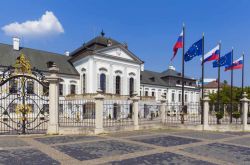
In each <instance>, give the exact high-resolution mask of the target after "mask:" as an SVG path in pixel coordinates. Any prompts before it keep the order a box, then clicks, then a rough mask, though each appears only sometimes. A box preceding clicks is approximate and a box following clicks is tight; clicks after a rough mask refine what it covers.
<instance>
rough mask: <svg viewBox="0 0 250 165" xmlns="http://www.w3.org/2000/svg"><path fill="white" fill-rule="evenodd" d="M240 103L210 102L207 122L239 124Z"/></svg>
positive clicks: (240, 114)
mask: <svg viewBox="0 0 250 165" xmlns="http://www.w3.org/2000/svg"><path fill="white" fill-rule="evenodd" d="M241 116H242V104H240V103H233V104H230V103H229V104H217V103H214V104H212V103H210V105H209V118H208V124H241V123H242V118H241Z"/></svg>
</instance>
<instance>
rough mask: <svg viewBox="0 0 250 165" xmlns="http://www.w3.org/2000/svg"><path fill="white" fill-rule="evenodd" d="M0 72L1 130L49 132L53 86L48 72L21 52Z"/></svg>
mask: <svg viewBox="0 0 250 165" xmlns="http://www.w3.org/2000/svg"><path fill="white" fill-rule="evenodd" d="M0 76H1V77H0V134H31V133H45V132H46V130H47V122H48V120H49V104H48V101H49V100H48V91H49V90H48V83H47V82H46V80H45V77H44V75H43V74H42V73H41V72H40V71H38V70H37V69H35V68H33V69H31V66H30V63H29V61H28V60H27V59H26V58H25V56H24V55H23V54H21V55H20V56H19V57H18V58H17V59H16V63H15V65H14V66H10V67H8V68H6V70H4V71H3V72H2V74H0Z"/></svg>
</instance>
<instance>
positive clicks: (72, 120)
mask: <svg viewBox="0 0 250 165" xmlns="http://www.w3.org/2000/svg"><path fill="white" fill-rule="evenodd" d="M95 109H96V108H95V102H94V101H93V100H59V125H60V126H71V127H73V126H74V127H77V126H81V127H94V126H95Z"/></svg>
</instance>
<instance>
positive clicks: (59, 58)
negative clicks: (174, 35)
mask: <svg viewBox="0 0 250 165" xmlns="http://www.w3.org/2000/svg"><path fill="white" fill-rule="evenodd" d="M21 53H23V54H24V55H25V56H26V58H27V59H28V60H29V61H30V63H31V65H32V68H33V69H37V70H40V71H41V72H42V73H44V74H45V75H47V74H48V68H49V66H50V65H52V64H53V63H55V64H56V65H57V67H58V68H59V76H60V78H61V82H60V85H59V94H60V95H61V96H82V97H84V96H85V95H91V94H94V93H96V92H97V90H99V89H100V90H101V91H102V92H103V93H105V94H106V95H109V96H113V97H121V96H122V97H127V98H128V97H130V96H131V95H132V94H134V93H137V94H138V95H139V96H140V98H141V99H145V98H146V99H147V98H148V99H154V100H156V101H159V100H160V99H161V97H162V96H165V97H166V98H167V100H168V102H174V103H178V102H181V98H182V96H181V84H182V82H181V80H182V78H181V73H179V72H177V71H176V70H175V68H174V67H173V66H169V68H168V69H167V70H165V71H163V72H154V71H149V70H144V62H143V61H142V60H141V59H140V58H139V57H138V56H136V55H135V54H133V52H131V51H130V50H129V49H128V46H127V44H123V43H120V42H118V41H116V40H114V39H112V38H107V37H105V36H104V34H102V35H100V36H98V37H95V38H94V39H92V40H90V41H89V42H87V43H84V44H83V45H82V46H80V47H79V48H78V49H76V50H74V51H73V52H71V53H69V52H66V53H65V54H57V53H52V52H47V51H43V50H35V49H30V48H25V47H21V46H20V41H19V39H18V38H13V45H8V44H0V73H1V72H3V71H4V70H5V69H6V68H8V67H9V66H13V65H14V64H15V61H16V58H17V57H19V55H20V54H21ZM184 81H185V82H184V84H185V97H184V98H185V102H199V100H200V96H199V91H200V90H199V88H198V86H197V81H196V79H193V78H190V77H185V79H184ZM10 83H11V82H10ZM13 83H15V82H13ZM28 85H29V89H30V90H37V91H36V93H38V94H39V93H40V94H41V93H42V92H44V91H43V89H42V87H41V86H40V85H39V84H38V83H37V84H36V83H29V84H28ZM17 86H18V85H15V84H9V87H10V89H9V90H12V91H13V90H15V89H14V88H17Z"/></svg>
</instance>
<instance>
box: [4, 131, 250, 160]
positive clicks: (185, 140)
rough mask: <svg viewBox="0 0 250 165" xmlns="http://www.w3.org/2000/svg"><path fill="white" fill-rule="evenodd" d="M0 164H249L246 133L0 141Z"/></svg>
mask: <svg viewBox="0 0 250 165" xmlns="http://www.w3.org/2000/svg"><path fill="white" fill-rule="evenodd" d="M0 164H6V165H13V164H18V165H19V164H20V165H27V164H36V165H40V164H41V165H44V164H55V165H56V164H65V165H68V164H70V165H77V164H86V165H90V164H107V165H109V164H110V165H119V164H124V165H125V164H128V165H133V164H136V165H137V164H138V165H144V164H145V165H148V164H154V165H155V164H157V165H158V164H159V165H160V164H171V165H173V164H180V165H188V164H196V165H201V164H206V165H210V164H211V165H212V164H221V165H225V164H237V165H240V164H250V132H249V133H242V132H224V133H218V132H197V131H195V132H194V131H180V130H145V131H134V132H121V133H113V134H103V135H99V136H84V135H72V136H45V135H40V136H38V135H37V136H29V135H28V136H2V137H0Z"/></svg>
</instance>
